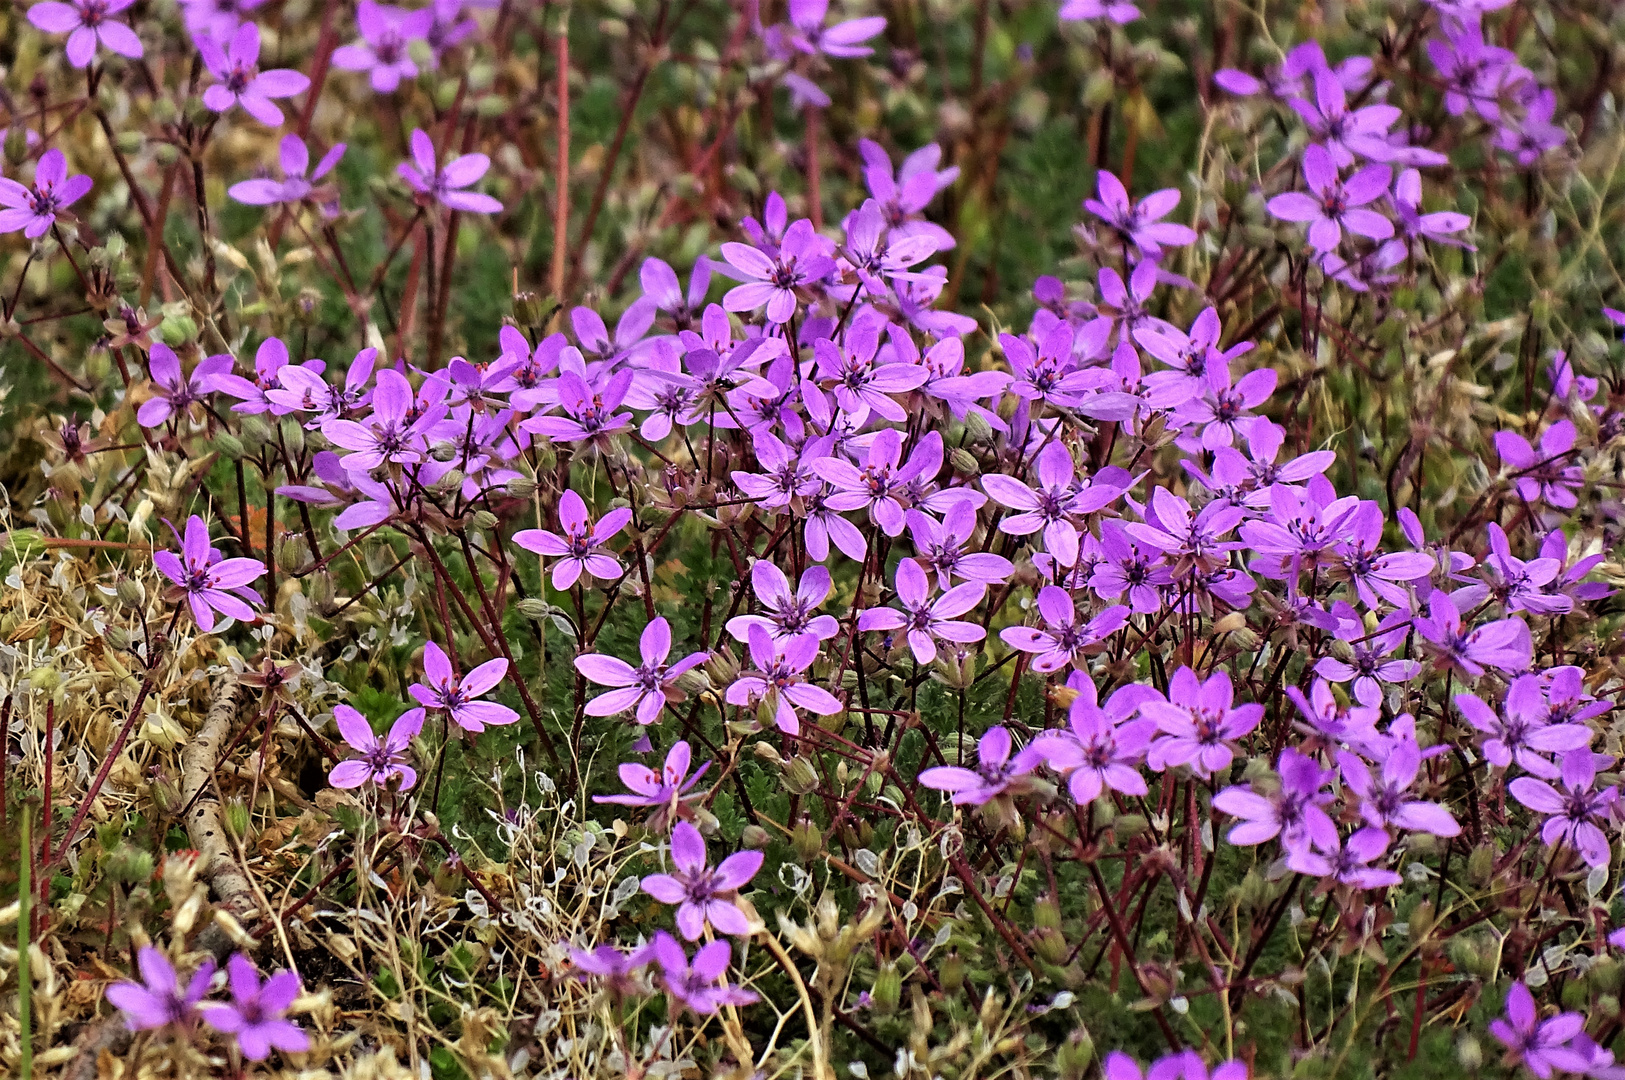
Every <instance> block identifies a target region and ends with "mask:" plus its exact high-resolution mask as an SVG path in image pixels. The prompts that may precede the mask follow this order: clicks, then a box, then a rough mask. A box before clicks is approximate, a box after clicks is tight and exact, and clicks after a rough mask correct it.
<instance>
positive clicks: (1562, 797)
mask: <svg viewBox="0 0 1625 1080" xmlns="http://www.w3.org/2000/svg"><path fill="white" fill-rule="evenodd" d="M1613 763H1614V759H1613V758H1611V757H1606V756H1604V755H1602V754H1594V753H1592V752H1591V751H1590V750H1589V749H1588V748H1585V747H1581V748H1579V749H1576V750H1570V751H1569V752H1568V753H1566V754H1564V755H1563V767H1562V774H1561V775H1562V782H1563V790H1562V791H1561V792H1559V791H1557V790H1556V789H1555V788H1553V787H1552V785H1550V784H1548V783H1546V782H1545V781H1543V780H1536V779H1535V778H1533V777H1530V776H1520V777H1518V778H1517V779H1516V780H1514V781H1512V782H1511V783H1510V784H1508V785H1507V791H1508V792H1509V793H1511V795H1512V797H1513V798H1514V799H1517V800H1518V801H1519V802H1521V803H1523V805H1525V806H1527V807H1528V808H1529V809H1531V810H1533V811H1534V812H1535V813H1537V814H1540V815H1542V816H1544V817H1545V818H1546V823H1545V825H1543V826H1542V827H1541V831H1540V838H1541V840H1543V841H1544V842H1545V843H1546V844H1548V845H1550V846H1556V845H1557V844H1560V843H1566V844H1568V845H1569V846H1570V847H1572V848H1573V849H1574V850H1575V851H1577V852H1579V853H1580V857H1581V858H1582V859H1584V860H1585V861H1586V865H1588V866H1607V865H1608V855H1609V845H1608V835H1607V834H1606V833H1605V832H1603V829H1602V826H1603V825H1604V824H1607V823H1608V822H1610V821H1611V820H1612V819H1613V818H1614V817H1615V815H1616V814H1617V813H1618V810H1619V788H1617V787H1614V786H1609V787H1606V788H1603V789H1602V790H1601V791H1593V790H1592V787H1593V786H1594V785H1595V784H1596V781H1597V770H1598V769H1599V768H1603V769H1606V768H1608V767H1609V766H1611V765H1612V764H1613Z"/></svg>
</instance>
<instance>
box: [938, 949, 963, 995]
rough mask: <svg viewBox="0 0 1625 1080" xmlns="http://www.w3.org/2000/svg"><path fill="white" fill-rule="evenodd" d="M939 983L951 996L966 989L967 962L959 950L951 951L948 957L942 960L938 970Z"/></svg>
mask: <svg viewBox="0 0 1625 1080" xmlns="http://www.w3.org/2000/svg"><path fill="white" fill-rule="evenodd" d="M937 982H939V983H941V984H942V989H943V991H944V992H946V993H949V994H957V993H959V991H960V989H961V988H963V987H964V985H965V960H964V958H963V957H961V956H960V955H959V950H958V949H949V950H948V955H947V956H945V957H943V958H942V964H941V965H940V966H939V967H938V968H937Z"/></svg>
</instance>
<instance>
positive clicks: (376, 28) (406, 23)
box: [333, 0, 483, 172]
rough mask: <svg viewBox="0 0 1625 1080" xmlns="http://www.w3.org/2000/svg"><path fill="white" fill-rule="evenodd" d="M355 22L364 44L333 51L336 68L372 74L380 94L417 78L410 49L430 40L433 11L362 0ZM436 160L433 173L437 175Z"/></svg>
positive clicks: (389, 91) (373, 82) (374, 87)
mask: <svg viewBox="0 0 1625 1080" xmlns="http://www.w3.org/2000/svg"><path fill="white" fill-rule="evenodd" d="M355 21H356V28H357V29H359V30H360V31H361V41H360V42H359V43H358V44H355V45H343V46H340V47H339V48H337V49H335V50H333V66H334V67H337V68H340V69H342V70H344V71H367V72H371V73H372V74H371V81H372V88H373V89H374V90H376V91H377V92H378V93H380V94H388V93H391V92H393V91H394V89H395V88H396V87H397V86H399V85H400V84H401V80H402V79H415V78H417V76H418V66H417V64H415V63H413V62H412V56H411V50H410V48H409V46H410V45H411V43H412V42H413V41H416V40H419V39H422V38H427V37H428V35H429V30H430V28H431V27H432V26H433V25H434V9H433V8H425V9H423V10H421V11H403V10H401V9H400V8H393V7H385V6H384V5H383V4H378V3H375V2H374V0H361V3H360V4H359V5H357V7H356V13H355ZM432 157H433V155H432V154H431V162H430V168H429V170H428V171H430V172H433V171H434V169H433V160H432ZM482 171H483V170H482Z"/></svg>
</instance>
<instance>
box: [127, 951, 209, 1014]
mask: <svg viewBox="0 0 1625 1080" xmlns="http://www.w3.org/2000/svg"><path fill="white" fill-rule="evenodd" d="M135 962H136V966H137V968H138V969H139V970H140V972H141V981H140V982H119V983H114V984H113V985H112V986H109V987H108V988H107V1000H108V1001H110V1002H112V1003H113V1005H114V1006H115V1007H116V1008H118V1009H119V1010H120V1011H122V1012H123V1013H124V1023H125V1026H127V1027H128V1028H129V1029H130V1030H131V1031H151V1030H153V1029H155V1028H161V1027H167V1026H168V1025H170V1024H175V1025H176V1026H178V1027H181V1028H185V1029H190V1028H192V1027H194V1026H195V1025H196V1024H197V1021H198V1019H199V1017H200V1016H201V1015H202V1011H201V1010H200V1009H199V1008H198V1002H200V1001H202V1000H203V995H204V994H207V993H208V992H209V980H210V979H212V978H214V961H213V960H205V961H204V962H203V964H202V966H201V967H199V968H198V969H197V971H195V972H193V973H192V978H191V979H190V980H188V982H187V984H186V989H185V990H182V989H181V986H180V980H179V979H178V978H176V975H175V969H174V967H173V966H171V965H170V963H169V960H168V958H167V957H165V956H164V954H163V953H161V952H159V951H158V950H157V949H155V948H154V947H153V946H151V945H143V946H142V947H141V950H140V951H139V952H138V953H136V957H135Z"/></svg>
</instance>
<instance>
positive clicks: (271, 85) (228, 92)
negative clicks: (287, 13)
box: [197, 22, 310, 171]
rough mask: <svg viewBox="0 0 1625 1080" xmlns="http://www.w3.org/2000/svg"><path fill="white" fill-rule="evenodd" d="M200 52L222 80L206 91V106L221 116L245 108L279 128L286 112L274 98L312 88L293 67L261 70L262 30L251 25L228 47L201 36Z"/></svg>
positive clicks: (215, 74)
mask: <svg viewBox="0 0 1625 1080" xmlns="http://www.w3.org/2000/svg"><path fill="white" fill-rule="evenodd" d="M197 50H198V54H199V55H200V56H202V58H203V66H204V67H206V68H208V69H209V74H211V75H213V76H214V77H215V78H216V79H218V80H220V81H219V82H217V83H215V84H214V85H213V86H211V87H209V88H208V89H206V90H204V91H203V104H204V105H206V106H208V107H209V108H210V109H213V110H214V111H215V112H217V113H223V112H226V111H228V110H230V108H231V107H232V106H233V105H241V106H242V107H243V108H244V109H245V110H247V112H248V114H249V115H250V116H252V117H253V118H254V119H256V120H258V121H259V122H260V123H262V124H267V125H269V126H271V127H279V126H281V124H282V119H283V118H282V110H281V109H279V108H277V107H276V105H275V104H274V103H273V102H272V101H271V99H272V98H285V97H293V96H294V95H295V94H302V93H304V92H305V91H306V90H307V89H309V87H310V79H309V78H307V77H306V76H304V75H301V74H300V73H299V72H297V71H293V70H291V69H289V68H276V69H273V70H271V71H261V70H260V69H259V62H260V28H259V27H258V26H256V25H254V24H253V23H251V22H245V23H243V24H242V25H241V26H239V27H238V28H237V32H236V33H235V34H234V35H232V38H231V44H230V45H229V46H227V48H225V49H221V48H220V46H219V45H218V44H217V43H216V42H215V41H214V40H212V39H211V38H207V37H200V38H198V39H197ZM301 171H302V170H301Z"/></svg>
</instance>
